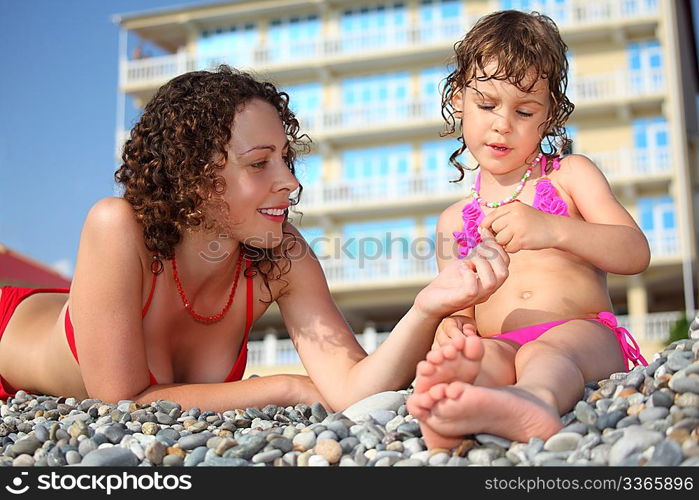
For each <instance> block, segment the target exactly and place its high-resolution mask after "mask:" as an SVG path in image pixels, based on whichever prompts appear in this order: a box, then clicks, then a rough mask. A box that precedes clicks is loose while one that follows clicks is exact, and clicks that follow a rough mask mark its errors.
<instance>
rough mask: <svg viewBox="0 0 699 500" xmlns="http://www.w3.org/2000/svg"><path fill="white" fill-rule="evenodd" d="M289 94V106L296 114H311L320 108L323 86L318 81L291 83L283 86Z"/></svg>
mask: <svg viewBox="0 0 699 500" xmlns="http://www.w3.org/2000/svg"><path fill="white" fill-rule="evenodd" d="M284 92H286V93H287V94H289V107H290V108H291V110H292V111H293V112H294V113H296V115H301V116H303V115H309V114H313V113H315V112H316V111H318V110H319V109H320V103H321V98H322V92H323V86H322V85H321V84H320V83H315V82H314V83H306V84H302V85H291V86H288V87H286V88H284Z"/></svg>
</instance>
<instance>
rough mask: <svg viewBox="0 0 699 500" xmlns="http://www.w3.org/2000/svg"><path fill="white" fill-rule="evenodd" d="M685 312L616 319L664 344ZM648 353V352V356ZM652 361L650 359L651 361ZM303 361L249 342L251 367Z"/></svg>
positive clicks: (364, 336) (289, 349) (364, 340)
mask: <svg viewBox="0 0 699 500" xmlns="http://www.w3.org/2000/svg"><path fill="white" fill-rule="evenodd" d="M683 315H684V312H679V311H673V312H662V313H649V314H646V315H644V316H621V315H620V316H617V319H618V320H619V326H622V327H624V328H626V329H627V330H629V332H630V333H631V334H632V335H633V336H634V338H635V339H636V340H638V341H639V342H665V341H666V340H667V339H668V338H669V334H670V329H671V328H672V326H673V325H674V324H675V322H676V321H678V320H679V319H681V318H682V317H683ZM388 335H389V332H382V333H377V332H376V330H374V329H373V328H371V327H367V328H365V329H364V331H363V332H362V333H360V334H357V335H356V337H357V341H358V342H359V343H360V344H361V346H362V347H363V348H364V350H366V352H367V353H371V352H373V351H374V350H376V348H377V347H378V346H379V345H381V343H382V342H383V341H384V340H386V339H387V338H388ZM646 354H647V353H646ZM648 361H649V362H650V359H649V360H648ZM300 363H301V361H300V359H299V357H298V354H297V353H296V349H295V348H294V345H293V343H292V342H291V340H290V339H288V338H285V339H279V338H277V336H276V335H275V334H272V333H269V334H267V335H266V336H265V338H264V340H256V341H251V342H249V343H248V365H249V366H251V367H269V366H277V365H295V364H300Z"/></svg>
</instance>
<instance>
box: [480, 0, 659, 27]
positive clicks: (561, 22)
mask: <svg viewBox="0 0 699 500" xmlns="http://www.w3.org/2000/svg"><path fill="white" fill-rule="evenodd" d="M528 3H529V5H528V7H527V9H526V10H535V11H538V12H541V13H542V14H546V15H547V16H549V17H551V18H553V20H554V21H556V24H557V25H558V27H559V28H561V29H563V30H565V29H566V28H573V29H575V28H580V27H585V28H587V27H589V26H594V25H597V24H607V23H618V22H619V21H634V20H638V19H645V18H649V17H656V16H657V15H658V2H657V0H568V1H566V2H565V3H564V4H562V5H555V6H554V7H553V8H551V7H547V2H543V1H537V0H534V1H532V2H528ZM551 3H553V2H551ZM502 4H503V2H502V1H500V0H491V2H490V10H491V11H495V10H501V9H502V8H503V6H502ZM563 34H564V35H565V33H563Z"/></svg>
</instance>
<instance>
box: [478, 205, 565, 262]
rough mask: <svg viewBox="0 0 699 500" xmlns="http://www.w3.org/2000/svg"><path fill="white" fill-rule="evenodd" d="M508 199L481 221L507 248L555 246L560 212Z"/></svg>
mask: <svg viewBox="0 0 699 500" xmlns="http://www.w3.org/2000/svg"><path fill="white" fill-rule="evenodd" d="M517 202H518V203H509V204H507V205H502V206H500V207H498V208H496V209H495V210H493V211H492V212H490V213H489V214H488V215H487V216H486V217H485V218H484V219H483V221H481V223H480V227H481V229H482V230H483V229H485V230H490V231H491V232H492V234H493V235H494V236H495V241H496V242H497V243H498V244H500V245H501V246H502V247H503V248H504V249H505V251H506V252H509V253H515V252H519V251H520V250H541V249H543V248H553V247H554V246H555V245H556V242H557V236H556V234H557V230H558V226H557V224H556V222H557V220H558V218H559V217H560V216H556V215H552V214H548V213H546V212H542V211H541V210H537V209H536V208H534V207H530V206H529V205H526V204H524V203H521V202H519V200H517Z"/></svg>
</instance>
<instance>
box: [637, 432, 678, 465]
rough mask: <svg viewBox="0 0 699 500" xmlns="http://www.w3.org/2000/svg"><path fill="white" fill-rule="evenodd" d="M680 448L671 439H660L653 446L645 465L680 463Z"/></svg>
mask: <svg viewBox="0 0 699 500" xmlns="http://www.w3.org/2000/svg"><path fill="white" fill-rule="evenodd" d="M683 458H684V457H683V455H682V448H681V447H680V445H679V444H678V443H677V441H673V440H672V439H668V440H666V441H662V442H660V443H658V444H657V445H656V446H655V449H654V450H653V455H652V456H651V457H650V460H648V462H646V465H648V466H651V465H655V466H665V467H674V466H676V465H679V464H680V463H682V460H683Z"/></svg>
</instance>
